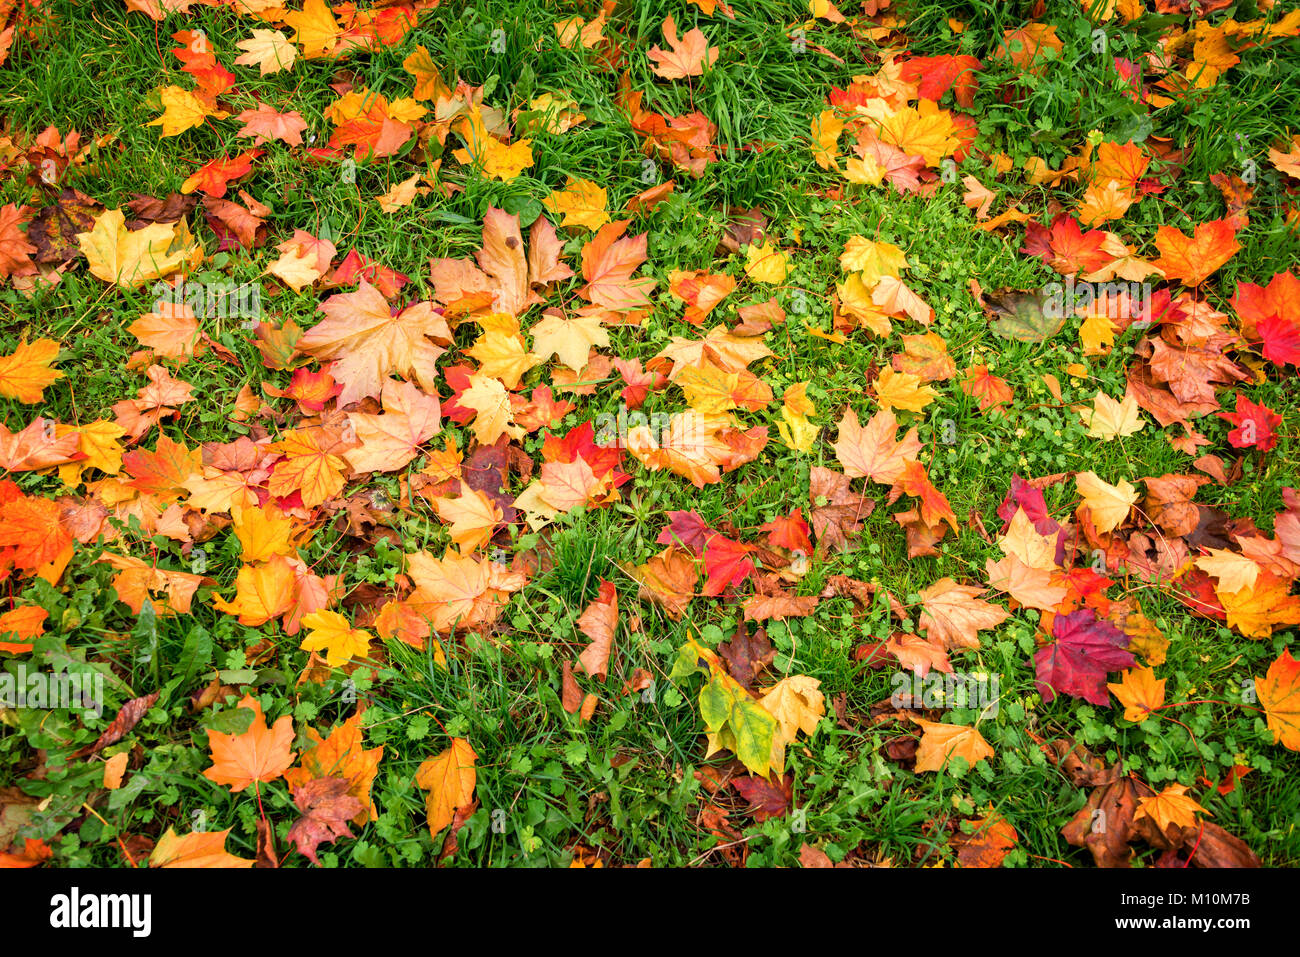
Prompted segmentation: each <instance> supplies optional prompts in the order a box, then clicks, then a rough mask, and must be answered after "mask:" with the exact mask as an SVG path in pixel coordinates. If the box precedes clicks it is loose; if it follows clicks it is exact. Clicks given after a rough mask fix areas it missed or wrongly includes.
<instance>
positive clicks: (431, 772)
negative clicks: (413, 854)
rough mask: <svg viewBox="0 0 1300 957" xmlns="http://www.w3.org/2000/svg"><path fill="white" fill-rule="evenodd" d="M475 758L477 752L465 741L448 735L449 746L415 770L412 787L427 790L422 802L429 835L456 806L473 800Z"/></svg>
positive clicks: (449, 817)
mask: <svg viewBox="0 0 1300 957" xmlns="http://www.w3.org/2000/svg"><path fill="white" fill-rule="evenodd" d="M477 760H478V755H477V754H475V753H474V749H473V748H472V747H470V744H469V742H468V741H466V740H465V739H464V738H452V739H451V747H449V748H447V750H445V751H443V752H442V753H441V754H438V755H435V756H434V757H432V758H428V759H426V760H425V762H424V763H423V764H421V765H420V767H419V769H418V770H417V771H416V772H415V784H416V787H419V788H422V789H424V790H426V791H428V792H429V795H428V797H427V798H425V802H424V806H425V811H426V813H427V816H428V821H429V834H430V836H432V837H434V838H437V836H438V832H440V831H441V830H442V829H443V828H445V827H446V826H447V825H448V824H450V823H451V821H452V818H453V817H454V816H455V813H456V809H457V808H460V807H465V806H466V805H468V804H470V803H471V802H472V801H473V800H474V786H475V784H476V783H477V782H478V774H477V772H476V771H475V770H474V764H475V762H476V761H477Z"/></svg>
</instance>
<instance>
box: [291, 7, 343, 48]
mask: <svg viewBox="0 0 1300 957" xmlns="http://www.w3.org/2000/svg"><path fill="white" fill-rule="evenodd" d="M283 20H284V24H285V26H288V27H292V28H293V30H294V35H293V41H294V43H297V44H298V45H299V46H301V47H302V55H303V56H305V57H308V58H311V57H318V56H324V55H325V54H327V53H329V52H330V51H332V50H333V49H334V47H335V46H336V45H337V43H338V39H339V36H340V35H341V34H342V32H343V31H342V29H341V28H340V26H339V24H338V21H337V20H336V19H335V18H334V13H333V12H332V11H331V10H330V6H329V4H328V3H326V2H325V0H306V2H305V3H304V4H303V5H302V10H301V11H296V10H290V11H287V12H286V13H285V14H284V16H283Z"/></svg>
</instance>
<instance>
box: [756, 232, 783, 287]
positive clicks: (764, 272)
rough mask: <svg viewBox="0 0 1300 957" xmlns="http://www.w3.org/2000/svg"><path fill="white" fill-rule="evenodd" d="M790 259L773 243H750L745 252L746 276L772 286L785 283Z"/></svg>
mask: <svg viewBox="0 0 1300 957" xmlns="http://www.w3.org/2000/svg"><path fill="white" fill-rule="evenodd" d="M789 262H790V257H789V256H788V255H787V254H786V253H784V252H782V251H781V250H780V249H778V248H777V247H776V246H774V245H772V243H771V242H770V241H769V242H764V243H762V244H761V245H760V244H758V243H750V244H749V248H748V249H746V250H745V275H746V276H748V277H749V278H750V279H752V280H754V281H755V282H765V283H770V284H772V285H777V284H779V283H783V282H785V277H786V272H787V267H788V265H789Z"/></svg>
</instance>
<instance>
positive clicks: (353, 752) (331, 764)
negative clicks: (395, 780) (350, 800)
mask: <svg viewBox="0 0 1300 957" xmlns="http://www.w3.org/2000/svg"><path fill="white" fill-rule="evenodd" d="M361 715H362V712H360V711H354V712H353V713H352V717H350V718H348V719H347V720H346V721H344V722H343V723H342V724H340V725H339V726H338V727H336V728H335V729H334V730H333V731H332V732H330V736H329V737H328V738H325V739H323V740H322V738H321V735H320V732H318V731H317V730H316V729H315V728H308V729H307V737H308V738H309V739H311V741H313V742H314V745H313V746H312V747H310V748H308V749H307V750H305V751H303V752H302V759H301V761H300V762H299V765H300V766H299V767H296V768H290V769H289V770H288V771H286V772H285V773H284V781H285V783H286V784H287V785H289V787H290V788H296V787H300V786H301V785H303V784H305V783H306V782H308V781H310V780H312V779H313V778H324V777H334V776H338V777H343V778H347V780H348V793H349V794H351V795H352V796H353V797H355V798H356V799H357V800H358V801H359V802H360V803H361V809H360V810H359V811H357V813H356V816H355V817H354V818H353V821H354V822H356V823H357V824H359V825H363V824H365V823H366V822H367V821H374V820H377V819H378V818H379V812H378V811H377V810H376V809H375V805H374V801H373V800H371V797H370V788H371V785H372V784H373V783H374V780H375V775H376V774H377V773H378V772H379V762H380V760H381V759H382V758H383V756H384V749H383V748H382V747H378V748H370V749H369V750H367V749H366V748H365V746H364V745H363V744H362V740H361V739H362V729H361Z"/></svg>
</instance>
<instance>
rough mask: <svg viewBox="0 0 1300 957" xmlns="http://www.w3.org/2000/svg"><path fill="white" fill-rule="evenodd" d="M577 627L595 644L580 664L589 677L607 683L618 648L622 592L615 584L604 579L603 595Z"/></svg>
mask: <svg viewBox="0 0 1300 957" xmlns="http://www.w3.org/2000/svg"><path fill="white" fill-rule="evenodd" d="M577 626H578V630H579V631H581V632H582V633H583V634H584V635H586V636H587V637H588V638H590V639H591V644H590V645H588V646H587V647H586V648H584V649H583V650H582V654H581V655H579V656H578V663H579V664H580V665H581V666H582V670H583V671H585V672H586V673H587V674H589V675H591V676H592V677H593V678H597V679H599V680H601V681H604V680H605V675H606V674H607V673H608V672H609V656H610V653H611V652H612V651H613V648H614V631H615V629H616V628H617V627H618V592H617V590H616V589H615V588H614V583H613V582H608V581H605V579H603V578H602V579H601V580H600V593H599V594H598V595H597V596H596V599H595V600H594V601H593V602H592V603H591V604H590V605H588V606H587V608H586V610H585V611H583V613H582V614H581V615H580V616H579V617H578V621H577Z"/></svg>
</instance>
